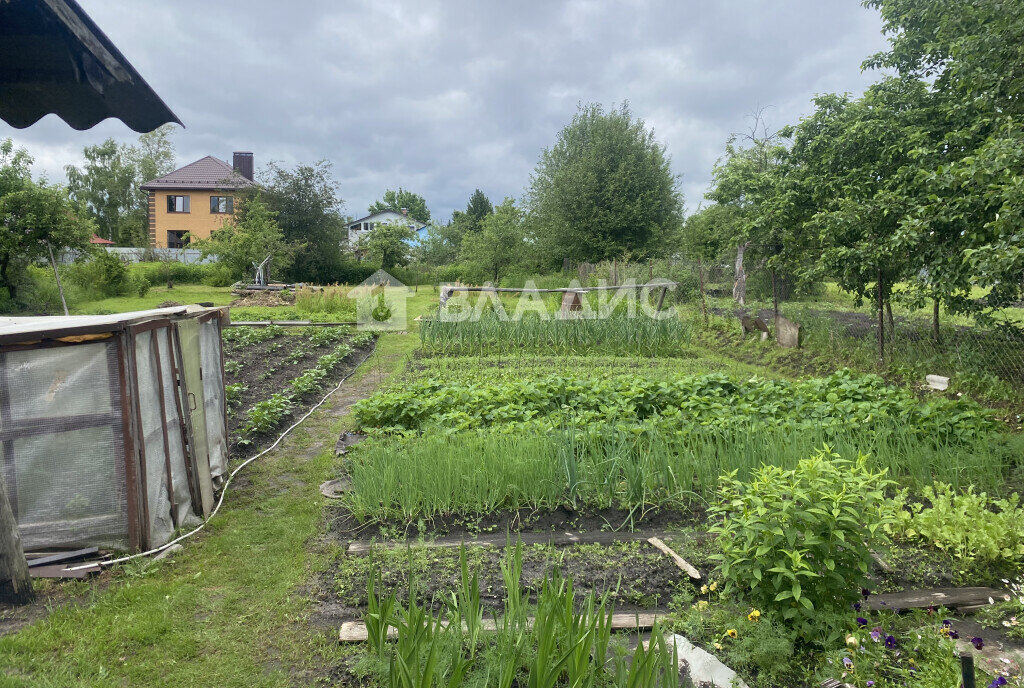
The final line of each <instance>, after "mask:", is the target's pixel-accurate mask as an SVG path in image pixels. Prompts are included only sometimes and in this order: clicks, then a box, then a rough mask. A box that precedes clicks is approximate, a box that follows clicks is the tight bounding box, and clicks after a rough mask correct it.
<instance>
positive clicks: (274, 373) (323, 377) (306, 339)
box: [224, 326, 373, 457]
mask: <svg viewBox="0 0 1024 688" xmlns="http://www.w3.org/2000/svg"><path fill="white" fill-rule="evenodd" d="M224 339H225V342H224V358H225V363H224V369H225V385H226V390H227V398H228V429H229V433H230V444H229V451H230V455H231V456H232V457H238V456H239V455H240V454H241V453H243V452H247V451H249V450H250V449H253V448H258V447H261V446H263V445H265V444H268V443H269V441H270V440H272V439H273V437H275V435H276V433H277V432H278V431H279V430H280V429H281V428H283V427H285V426H286V425H287V424H288V423H289V422H291V421H293V420H294V419H295V418H298V417H299V416H300V415H301V414H302V413H304V412H305V410H306V409H308V408H309V407H310V406H312V405H313V403H315V402H316V401H318V400H319V398H320V396H322V394H323V393H326V391H327V390H328V389H329V388H331V387H333V386H334V385H335V384H337V382H338V381H339V380H341V379H342V378H343V377H344V376H345V375H347V374H348V373H349V372H350V371H351V370H352V369H353V368H354V367H355V366H356V365H358V363H359V362H360V361H362V360H363V359H364V358H365V357H366V355H367V354H368V352H369V351H370V350H372V348H373V339H372V337H369V336H367V335H365V334H362V333H360V334H356V333H353V332H351V331H350V330H349V329H348V328H339V327H310V328H302V329H298V330H286V329H285V328H282V327H277V326H270V327H259V328H255V327H252V328H250V327H238V328H231V329H229V330H227V332H226V333H225V337H224ZM325 357H327V358H326V359H325ZM310 371H317V372H316V373H315V374H312V373H310ZM304 376H305V377H304ZM297 381H301V382H297ZM270 400H275V403H268V402H269V401H270Z"/></svg>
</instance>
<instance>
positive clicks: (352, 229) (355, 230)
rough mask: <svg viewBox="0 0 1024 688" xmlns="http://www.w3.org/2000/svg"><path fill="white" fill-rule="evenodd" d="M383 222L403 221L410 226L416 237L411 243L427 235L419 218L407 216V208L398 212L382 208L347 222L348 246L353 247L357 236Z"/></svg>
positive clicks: (416, 242)
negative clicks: (379, 210)
mask: <svg viewBox="0 0 1024 688" xmlns="http://www.w3.org/2000/svg"><path fill="white" fill-rule="evenodd" d="M385 222H403V223H405V224H407V225H408V226H409V227H411V228H412V230H413V231H414V232H416V238H415V239H414V240H412V241H411V242H410V243H412V244H418V243H419V241H420V238H421V237H425V236H426V235H427V225H425V224H423V223H422V222H420V221H419V220H414V219H413V218H411V217H409V211H408V210H407V209H405V208H402V212H400V213H396V212H395V211H394V210H384V211H382V212H379V213H373V214H372V215H367V216H366V217H361V218H359V219H358V220H356V221H354V222H350V223H348V245H349V247H350V248H353V249H354V248H355V247H356V245H357V244H358V243H359V237H361V236H363V235H364V234H366V233H367V232H369V231H370V230H372V229H373V228H374V227H376V226H377V225H379V224H383V223H385Z"/></svg>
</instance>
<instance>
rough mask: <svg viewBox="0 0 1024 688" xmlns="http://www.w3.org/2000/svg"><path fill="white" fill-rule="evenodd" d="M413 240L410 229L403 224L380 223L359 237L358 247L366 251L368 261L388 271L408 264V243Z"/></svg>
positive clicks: (413, 235)
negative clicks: (378, 264) (376, 263)
mask: <svg viewBox="0 0 1024 688" xmlns="http://www.w3.org/2000/svg"><path fill="white" fill-rule="evenodd" d="M415 238H416V233H415V232H414V231H413V229H412V227H410V226H409V225H407V224H406V223H404V222H381V223H378V224H377V226H376V227H374V228H373V229H372V230H370V231H369V232H367V233H366V234H364V235H363V236H361V237H359V247H360V248H361V249H363V250H364V251H366V253H367V255H368V256H369V257H370V260H372V261H375V262H379V263H380V266H381V267H382V268H383V269H385V270H390V269H391V268H393V267H395V266H396V265H405V264H406V263H408V262H409V256H410V250H411V248H412V246H411V244H410V242H411V241H412V240H413V239H415Z"/></svg>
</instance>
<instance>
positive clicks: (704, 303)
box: [697, 258, 708, 325]
mask: <svg viewBox="0 0 1024 688" xmlns="http://www.w3.org/2000/svg"><path fill="white" fill-rule="evenodd" d="M697 280H698V284H700V309H701V311H703V313H704V324H705V325H707V324H708V300H707V297H706V296H705V295H704V261H702V260H700V259H699V258H698V259H697Z"/></svg>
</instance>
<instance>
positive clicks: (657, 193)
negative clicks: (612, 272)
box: [528, 104, 683, 265]
mask: <svg viewBox="0 0 1024 688" xmlns="http://www.w3.org/2000/svg"><path fill="white" fill-rule="evenodd" d="M528 200H529V209H530V213H531V222H532V223H533V224H534V225H535V226H534V228H533V229H534V233H535V234H536V236H538V237H539V238H540V240H541V241H542V242H543V243H544V247H545V251H544V252H545V255H546V256H547V259H548V261H549V262H550V264H552V265H560V264H561V263H562V261H563V259H564V258H569V259H573V260H587V261H600V260H605V259H611V258H616V257H619V256H622V255H623V254H626V253H630V254H632V255H633V256H634V257H647V256H651V257H653V256H658V255H664V254H665V253H667V252H669V251H670V250H671V249H672V247H673V245H674V241H675V239H676V238H677V237H678V233H679V230H680V228H681V226H682V219H683V216H682V209H683V198H682V194H681V192H680V190H679V178H678V177H677V176H676V175H674V174H673V173H672V168H671V164H670V160H669V157H668V155H667V154H666V153H665V147H664V145H662V144H661V143H659V142H658V141H657V139H655V137H654V132H653V131H652V130H650V129H648V128H647V126H646V125H645V124H644V122H643V120H641V119H636V118H634V117H633V115H632V114H631V113H630V111H629V107H628V106H627V105H626V104H623V105H622V106H620V107H619V108H618V109H616V110H611V111H608V112H606V111H605V110H604V109H603V108H602V107H601V106H600V105H596V104H590V105H586V106H582V107H580V109H579V111H578V112H577V113H576V115H575V116H574V117H573V119H572V122H570V123H569V124H568V125H567V126H566V127H565V128H564V129H562V131H561V132H560V133H559V134H558V140H557V141H556V143H555V145H554V146H552V147H551V148H548V149H545V150H544V152H543V153H542V154H541V158H540V161H539V162H538V163H537V167H536V169H535V170H534V172H533V175H532V177H531V180H530V189H529V193H528Z"/></svg>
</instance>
